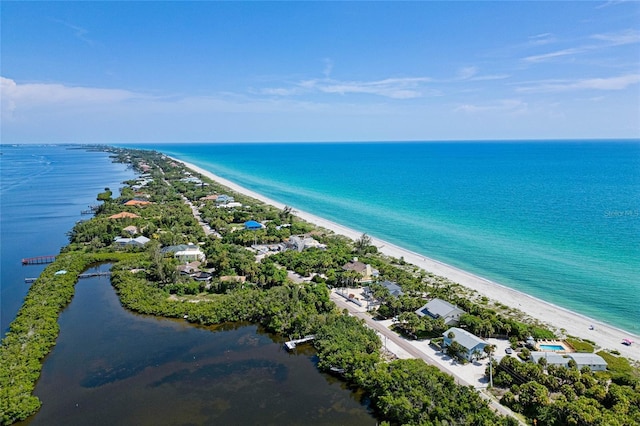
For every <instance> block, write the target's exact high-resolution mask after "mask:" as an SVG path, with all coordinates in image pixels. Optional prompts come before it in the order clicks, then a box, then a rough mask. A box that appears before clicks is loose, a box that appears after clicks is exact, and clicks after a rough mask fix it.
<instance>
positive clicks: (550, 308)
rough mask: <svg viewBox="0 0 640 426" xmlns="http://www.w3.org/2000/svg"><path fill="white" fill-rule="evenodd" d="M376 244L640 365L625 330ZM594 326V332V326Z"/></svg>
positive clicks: (639, 349)
mask: <svg viewBox="0 0 640 426" xmlns="http://www.w3.org/2000/svg"><path fill="white" fill-rule="evenodd" d="M174 160H175V161H178V162H180V163H182V164H184V165H185V166H186V167H188V168H190V169H192V170H193V171H196V172H198V173H201V174H202V175H204V176H207V177H209V178H210V179H212V180H214V181H216V182H218V183H220V184H221V185H224V186H226V187H228V188H229V189H231V190H233V191H236V192H238V193H240V194H244V195H247V196H249V197H252V198H255V199H257V200H260V201H262V202H264V203H266V204H270V205H273V206H275V207H277V208H280V209H282V208H284V207H285V205H284V204H282V203H279V202H277V201H274V200H272V199H269V198H267V197H264V196H262V195H261V194H258V193H256V192H253V191H251V190H249V189H246V188H243V187H241V186H239V185H237V184H235V183H233V182H231V181H229V180H227V179H224V178H222V177H220V176H217V175H215V174H213V173H211V172H209V171H207V170H204V169H202V168H200V167H198V166H196V165H194V164H191V163H187V162H184V161H181V160H178V159H175V158H174ZM291 207H292V208H293V209H294V210H295V215H296V216H298V217H299V218H301V219H303V220H305V221H307V222H309V223H312V224H314V225H317V226H320V227H322V228H325V229H328V230H331V231H333V232H335V233H337V234H341V235H345V236H347V237H349V238H352V239H357V238H359V237H360V236H361V235H362V233H363V232H362V231H356V230H354V229H350V228H347V227H345V226H342V225H340V224H337V223H334V222H331V221H328V220H326V219H323V218H321V217H318V216H315V215H313V214H310V213H307V212H304V211H301V210H298V209H297V208H296V207H295V206H291ZM372 242H373V244H374V245H376V246H377V247H378V249H379V250H380V252H382V253H384V254H386V255H388V256H392V257H395V258H398V259H399V258H401V257H402V258H404V260H405V261H407V262H409V263H412V264H414V265H416V266H418V267H420V268H422V269H424V270H426V271H428V272H432V273H434V274H436V275H440V276H443V277H446V278H448V279H449V280H451V281H453V282H456V283H459V284H461V285H462V286H464V287H467V288H470V289H472V290H475V291H477V292H478V293H479V294H481V295H483V296H487V297H488V298H490V299H492V300H494V301H498V302H500V303H502V304H504V305H507V306H511V307H514V308H516V309H518V310H520V311H522V312H524V313H525V314H527V315H529V316H531V317H532V318H535V319H537V320H539V321H541V322H543V323H546V324H549V325H550V326H552V327H555V328H557V329H564V330H565V332H566V334H567V335H571V336H578V337H581V338H584V339H588V340H591V341H593V342H595V343H596V344H597V345H598V346H599V347H600V348H602V349H610V350H614V349H615V350H617V351H619V352H620V354H622V355H623V356H625V357H627V358H631V359H634V360H637V361H640V337H639V336H636V335H633V334H631V333H628V332H626V331H624V330H621V329H618V328H615V327H612V326H609V325H607V324H604V323H602V322H600V321H598V320H595V319H592V318H588V317H586V316H583V315H580V314H578V313H575V312H572V311H569V310H567V309H564V308H561V307H559V306H556V305H553V304H551V303H547V302H545V301H543V300H540V299H538V298H535V297H532V296H529V295H527V294H525V293H522V292H519V291H516V290H512V289H510V288H508V287H505V286H503V285H500V284H497V283H495V282H492V281H489V280H486V279H484V278H482V277H479V276H476V275H473V274H471V273H468V272H466V271H463V270H461V269H458V268H455V267H453V266H450V265H447V264H444V263H442V262H438V261H437V260H433V259H430V258H428V257H425V256H423V255H420V254H417V253H414V252H412V251H410V250H406V249H403V248H401V247H398V246H396V245H393V244H390V243H388V242H386V241H383V240H380V239H377V238H373V237H372ZM591 325H593V326H594V330H591V329H590V326H591ZM622 339H632V340H634V341H635V343H634V344H633V345H631V346H625V345H623V344H622Z"/></svg>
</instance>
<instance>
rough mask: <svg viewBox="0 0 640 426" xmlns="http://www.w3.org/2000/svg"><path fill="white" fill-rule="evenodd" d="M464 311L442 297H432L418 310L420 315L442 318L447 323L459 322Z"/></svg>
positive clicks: (417, 312)
mask: <svg viewBox="0 0 640 426" xmlns="http://www.w3.org/2000/svg"><path fill="white" fill-rule="evenodd" d="M464 313H465V312H464V311H463V310H462V309H460V308H458V307H457V306H455V305H452V304H451V303H449V302H447V301H444V300H442V299H432V300H430V301H429V302H428V303H427V304H426V305H424V306H423V307H421V308H420V309H418V310H417V311H416V314H418V316H420V317H424V316H428V317H430V318H433V319H437V318H442V319H444V323H445V324H446V325H455V324H458V322H459V320H460V315H462V314H464Z"/></svg>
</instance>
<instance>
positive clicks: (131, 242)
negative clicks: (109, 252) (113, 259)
mask: <svg viewBox="0 0 640 426" xmlns="http://www.w3.org/2000/svg"><path fill="white" fill-rule="evenodd" d="M149 241H151V240H150V239H149V238H147V237H145V236H144V235H140V236H139V237H136V238H123V237H116V239H115V240H114V243H115V244H117V245H119V246H120V247H127V246H133V247H144V245H145V244H147V243H148V242H149Z"/></svg>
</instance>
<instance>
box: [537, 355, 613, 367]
mask: <svg viewBox="0 0 640 426" xmlns="http://www.w3.org/2000/svg"><path fill="white" fill-rule="evenodd" d="M540 358H545V359H546V361H547V365H559V366H563V367H567V368H568V367H569V361H571V360H574V361H575V362H576V366H577V368H578V370H580V369H581V368H582V367H589V368H590V369H591V371H605V370H606V369H607V361H605V360H604V359H603V358H602V357H601V356H600V355H596V354H593V353H580V352H572V353H568V354H561V353H557V352H549V351H534V352H531V354H530V359H531V361H533V362H535V363H538V361H540Z"/></svg>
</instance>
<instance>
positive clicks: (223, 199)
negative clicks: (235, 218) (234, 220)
mask: <svg viewBox="0 0 640 426" xmlns="http://www.w3.org/2000/svg"><path fill="white" fill-rule="evenodd" d="M234 201H235V200H234V198H233V197H231V196H229V195H227V194H220V195H218V197H217V198H216V203H217V204H227V203H233V202H234Z"/></svg>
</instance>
